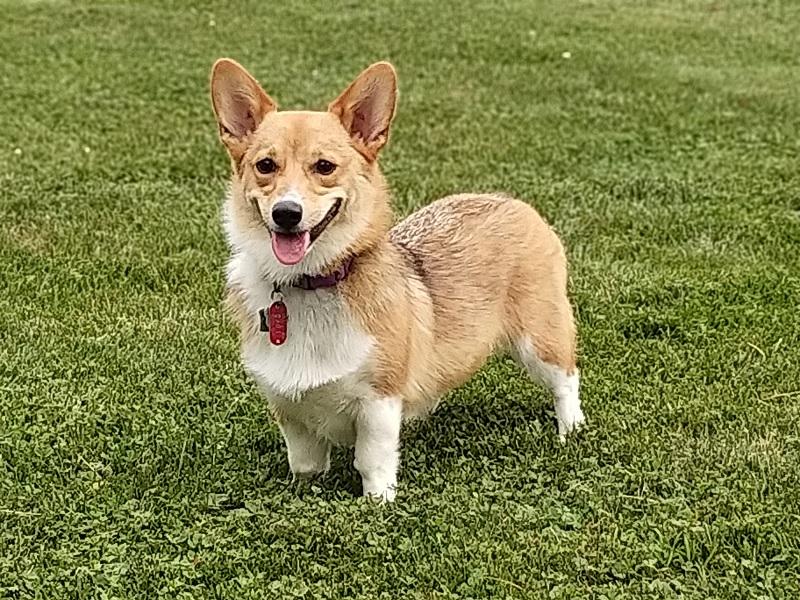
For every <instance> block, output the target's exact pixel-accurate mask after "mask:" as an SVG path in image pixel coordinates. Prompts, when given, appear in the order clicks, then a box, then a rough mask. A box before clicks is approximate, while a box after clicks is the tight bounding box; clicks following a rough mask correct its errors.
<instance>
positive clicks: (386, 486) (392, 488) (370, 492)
mask: <svg viewBox="0 0 800 600" xmlns="http://www.w3.org/2000/svg"><path fill="white" fill-rule="evenodd" d="M362 485H363V487H364V496H366V497H368V498H372V499H373V500H377V501H378V502H394V499H395V496H397V484H396V483H395V482H394V481H383V482H381V481H367V480H366V479H364V480H362Z"/></svg>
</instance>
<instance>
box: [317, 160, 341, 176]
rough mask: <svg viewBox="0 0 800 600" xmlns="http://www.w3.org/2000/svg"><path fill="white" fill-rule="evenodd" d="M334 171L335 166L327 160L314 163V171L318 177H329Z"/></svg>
mask: <svg viewBox="0 0 800 600" xmlns="http://www.w3.org/2000/svg"><path fill="white" fill-rule="evenodd" d="M335 170H336V165H335V164H333V163H332V162H331V161H329V160H325V159H321V160H318V161H317V162H315V163H314V171H316V172H317V173H319V174H320V175H330V174H331V173H333V172H334V171H335Z"/></svg>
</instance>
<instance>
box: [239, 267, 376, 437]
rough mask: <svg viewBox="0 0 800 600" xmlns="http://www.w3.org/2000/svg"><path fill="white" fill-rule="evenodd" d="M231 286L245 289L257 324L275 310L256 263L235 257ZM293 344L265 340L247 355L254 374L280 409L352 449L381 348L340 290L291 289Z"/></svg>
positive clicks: (252, 343)
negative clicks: (262, 313)
mask: <svg viewBox="0 0 800 600" xmlns="http://www.w3.org/2000/svg"><path fill="white" fill-rule="evenodd" d="M228 282H229V284H231V285H233V286H235V287H238V288H240V289H243V290H244V291H245V295H246V299H245V301H246V304H247V308H248V310H249V311H250V313H251V314H252V315H253V319H254V320H257V319H258V311H259V310H260V309H262V308H266V307H267V306H269V304H270V302H271V294H272V285H271V284H270V283H269V282H268V281H266V280H265V279H264V278H263V277H262V275H261V273H260V270H259V269H258V265H257V263H256V262H255V261H252V260H250V259H248V257H247V255H246V254H244V253H240V254H237V255H235V256H234V257H233V258H232V259H231V262H230V263H229V265H228ZM282 291H283V301H284V302H285V303H286V309H287V314H288V320H287V337H286V342H285V343H284V344H282V345H280V346H275V345H273V344H272V343H270V340H269V334H268V333H264V334H263V335H257V336H256V337H254V338H252V339H250V340H249V341H248V342H247V343H246V344H245V345H244V347H243V348H242V359H243V361H244V365H245V368H246V370H247V371H248V373H250V374H251V375H252V376H253V378H254V379H255V380H256V382H257V383H258V385H259V387H260V388H261V390H262V391H263V392H264V394H265V395H266V396H267V398H268V400H269V401H270V402H272V403H275V404H279V405H280V406H281V409H282V410H283V412H287V413H291V414H292V415H293V416H294V417H295V418H298V420H300V421H301V422H303V423H305V424H306V425H307V426H309V427H310V428H311V429H313V430H315V431H318V432H319V433H320V434H322V435H324V437H328V438H330V439H332V441H335V442H336V443H340V444H349V443H351V441H350V440H349V439H348V438H350V437H351V434H350V433H349V431H350V430H352V418H351V417H352V415H353V414H354V413H355V409H356V404H357V402H358V401H359V400H360V399H362V398H363V397H364V396H365V395H368V394H369V386H367V385H366V384H365V383H364V382H363V375H364V371H365V368H366V367H367V364H368V361H369V358H370V356H371V354H372V350H373V347H374V345H375V343H374V340H373V339H372V338H371V337H370V336H369V335H367V334H366V333H365V332H364V331H363V330H361V329H360V328H359V327H358V325H357V324H356V323H355V322H354V320H353V318H352V316H351V315H350V313H349V311H348V309H347V306H346V305H345V303H344V301H343V299H342V297H341V295H340V294H339V292H338V291H337V290H336V289H335V288H329V289H319V290H312V291H307V290H301V289H296V288H286V289H284V290H282Z"/></svg>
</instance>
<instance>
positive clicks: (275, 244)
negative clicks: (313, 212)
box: [272, 231, 311, 265]
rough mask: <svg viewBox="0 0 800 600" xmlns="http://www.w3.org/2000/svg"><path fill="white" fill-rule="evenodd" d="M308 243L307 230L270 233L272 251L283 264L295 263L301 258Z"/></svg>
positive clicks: (309, 240) (309, 236)
mask: <svg viewBox="0 0 800 600" xmlns="http://www.w3.org/2000/svg"><path fill="white" fill-rule="evenodd" d="M310 243H311V234H309V233H308V231H304V232H303V233H275V232H273V234H272V251H273V252H274V253H275V257H276V258H277V259H278V260H279V261H281V263H283V264H284V265H296V264H297V263H299V262H300V261H301V260H303V257H304V256H305V255H306V250H308V245H309V244H310Z"/></svg>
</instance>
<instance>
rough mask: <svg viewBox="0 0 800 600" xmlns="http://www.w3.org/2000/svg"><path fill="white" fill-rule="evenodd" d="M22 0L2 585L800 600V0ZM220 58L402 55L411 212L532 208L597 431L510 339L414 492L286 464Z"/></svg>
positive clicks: (394, 172)
mask: <svg viewBox="0 0 800 600" xmlns="http://www.w3.org/2000/svg"><path fill="white" fill-rule="evenodd" d="M0 9H2V13H3V25H2V27H0V56H2V57H3V58H2V62H1V63H0V64H1V66H0V83H2V91H0V123H2V125H3V127H2V129H3V134H2V138H1V139H0V219H1V221H0V223H1V226H0V290H2V294H0V340H1V342H2V343H0V597H3V598H46V599H51V598H53V599H55V598H58V599H61V598H109V599H110V598H148V599H150V598H156V597H164V598H236V599H243V598H269V597H274V598H288V597H304V598H343V597H358V598H365V599H366V598H379V597H380V598H490V597H491V598H524V597H529V598H543V597H550V598H583V597H586V598H589V597H595V598H609V599H610V598H615V599H619V598H674V597H676V596H679V595H681V596H684V597H687V598H736V599H739V598H786V599H789V598H797V597H798V596H799V595H800V583H798V581H800V433H799V431H800V427H798V417H799V416H800V410H799V409H798V407H799V406H800V312H799V311H798V306H797V305H798V302H799V301H800V171H799V170H798V164H799V163H798V157H799V156H800V142H798V140H800V59H799V58H798V53H797V40H798V39H800V5H798V4H797V3H795V2H788V1H787V2H783V3H782V2H758V1H755V0H753V1H749V2H746V1H742V0H737V1H731V2H711V1H710V0H709V1H702V2H673V1H667V0H662V1H660V2H634V1H629V2H611V1H609V0H595V1H589V2H569V3H567V2H563V3H562V2H556V1H555V0H554V1H553V2H533V1H529V0H506V1H504V2H502V3H499V6H497V7H493V6H491V5H490V4H489V3H478V4H477V5H474V6H471V5H470V3H464V2H458V3H455V2H454V3H451V2H444V3H433V2H423V1H421V0H416V1H410V2H409V1H403V2H401V1H399V0H396V1H394V2H391V3H385V2H373V3H363V5H362V3H357V2H347V3H345V4H340V5H337V7H336V8H333V6H332V3H311V2H306V1H303V2H300V1H296V2H292V3H287V5H285V6H279V5H278V4H276V3H265V2H250V3H247V4H246V3H238V5H237V6H233V5H230V6H229V7H227V8H225V10H224V11H222V10H220V7H219V6H212V5H211V4H210V3H205V2H192V3H186V4H185V5H183V6H180V5H179V3H173V2H168V3H162V2H148V3H144V2H141V3H140V2H137V3H129V4H126V3H118V2H109V3H104V4H101V5H97V6H93V7H89V6H80V5H77V4H73V3H69V2H47V1H45V2H13V1H10V0H2V2H0ZM564 52H570V53H571V57H570V58H564V57H563V56H562V54H563V53H564ZM222 55H228V56H232V57H234V58H236V59H238V60H239V61H241V62H242V63H243V64H244V65H246V66H247V67H248V68H249V69H251V70H252V71H253V72H254V73H255V74H256V75H257V76H258V77H259V78H260V80H261V81H262V83H263V84H264V85H265V86H266V87H267V89H268V90H269V92H270V93H271V94H272V95H273V96H274V97H275V98H277V99H278V101H279V102H280V103H281V105H282V106H284V107H286V108H289V107H301V106H302V107H323V106H325V103H326V102H327V101H328V100H330V99H332V98H333V97H334V96H335V94H336V93H338V92H339V91H340V90H341V89H342V88H343V87H344V85H345V84H346V83H347V82H348V81H349V80H350V79H351V78H352V77H354V76H355V75H356V73H357V72H358V71H359V70H360V69H361V68H363V67H364V66H366V65H367V64H369V63H370V62H372V61H374V60H378V59H384V58H388V59H390V60H392V61H393V62H394V63H395V64H396V66H397V68H398V71H399V74H400V81H401V100H400V107H399V116H398V118H397V120H396V122H395V130H394V135H393V138H392V142H391V144H390V147H389V148H388V150H387V152H386V153H385V155H384V158H383V165H384V169H385V171H386V172H387V174H388V176H389V179H390V181H391V183H392V186H393V189H394V198H395V203H396V207H397V209H398V212H399V213H401V214H402V213H407V212H408V211H410V210H412V209H414V208H416V207H419V206H421V205H423V204H425V203H426V202H428V201H430V200H431V199H433V198H435V197H437V196H440V195H443V194H445V193H448V192H453V191H460V190H501V191H505V192H509V193H512V194H514V195H517V196H521V197H524V198H527V199H530V200H531V201H532V202H534V203H535V205H536V206H537V207H538V208H539V209H540V210H541V211H542V212H543V213H544V214H545V215H546V216H547V218H548V219H549V220H550V221H551V222H552V223H553V225H554V226H555V227H556V229H557V230H558V231H559V232H560V233H561V234H562V236H563V238H564V240H565V242H566V244H567V246H568V249H569V255H570V258H571V265H572V282H571V289H572V296H573V299H574V303H575V305H576V308H577V314H578V319H579V326H580V337H581V363H582V369H583V375H584V379H583V382H584V384H583V399H584V405H585V409H586V412H587V415H588V418H589V428H588V429H587V430H586V431H585V432H583V433H582V434H581V435H580V436H579V437H578V438H576V439H575V440H574V441H570V443H568V444H567V445H566V446H565V447H560V446H559V444H558V442H557V438H556V433H555V425H554V419H553V413H552V409H551V405H550V401H549V399H548V398H547V396H546V395H545V394H544V393H543V392H542V391H540V390H539V389H537V388H534V387H533V386H532V385H530V384H529V383H528V382H527V381H526V380H525V379H524V377H522V376H521V374H520V373H519V372H518V371H517V370H516V369H515V368H514V367H513V365H511V364H510V363H509V362H507V361H505V360H500V359H498V360H496V361H493V362H492V363H491V364H490V365H489V366H488V367H487V368H485V369H484V370H483V371H482V372H481V373H480V374H479V375H478V376H476V377H475V378H474V379H473V380H472V381H471V382H470V383H469V384H468V385H466V386H464V387H463V388H462V389H460V390H457V391H455V392H454V393H452V394H451V395H450V396H449V397H448V398H447V399H446V402H445V403H444V405H443V407H442V408H441V410H440V411H438V412H437V414H435V415H434V416H433V418H431V419H430V420H428V421H426V422H424V423H420V424H417V425H415V426H413V427H411V428H409V429H408V430H407V431H405V433H404V436H403V445H404V449H403V468H402V473H401V480H402V491H401V494H400V496H399V499H398V502H397V503H396V504H395V505H393V506H375V505H372V504H370V503H369V502H365V501H363V500H362V499H359V498H358V497H357V494H358V491H359V483H358V479H357V477H356V473H355V471H354V470H353V469H352V466H351V464H350V463H351V459H352V456H351V455H350V454H349V453H347V452H344V451H341V452H339V453H338V454H336V457H335V460H334V468H333V472H332V473H331V474H330V475H329V476H328V477H326V478H325V479H324V480H322V481H320V482H318V483H317V484H315V485H314V486H313V487H306V488H301V489H298V488H296V487H295V486H294V484H292V483H291V481H290V479H289V477H288V475H287V472H288V467H287V464H286V458H285V454H284V450H283V445H282V441H281V439H280V435H279V432H278V430H277V428H276V427H275V426H274V425H273V424H272V423H271V422H270V419H269V418H268V414H267V410H266V408H265V405H264V402H263V401H262V400H261V399H260V398H259V396H258V394H257V393H256V391H255V389H254V387H253V385H252V384H251V383H250V382H249V381H248V380H247V379H246V378H245V377H244V375H243V372H242V368H241V366H240V364H239V361H238V357H237V342H236V333H235V332H234V331H233V329H232V328H231V326H230V325H229V324H228V323H227V322H226V321H225V319H224V317H223V315H222V311H221V307H220V298H221V294H222V286H223V265H224V262H225V258H226V250H225V246H224V241H223V238H222V235H221V228H220V225H219V207H220V203H221V198H222V194H223V189H224V185H225V180H226V177H227V170H228V164H227V160H226V158H225V156H224V152H223V150H222V148H221V146H220V144H219V143H218V141H217V139H216V133H215V126H214V123H213V118H212V115H211V110H210V107H209V102H208V92H207V79H208V70H209V67H210V65H211V64H212V62H213V60H214V59H215V58H217V57H219V56H222Z"/></svg>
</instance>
